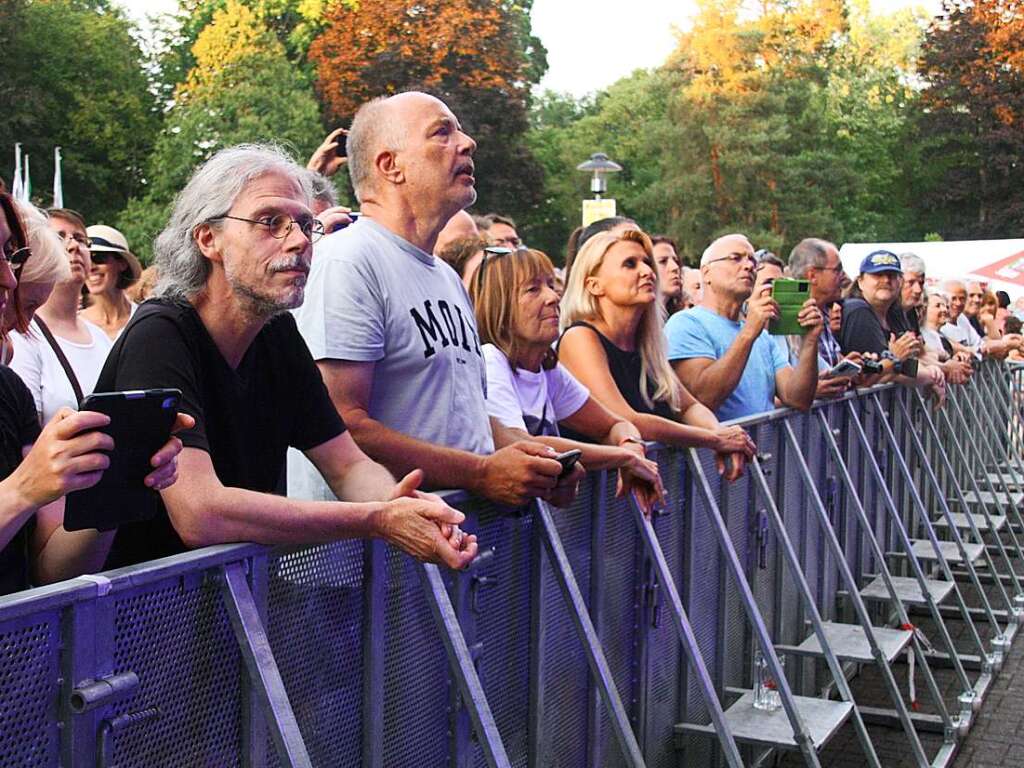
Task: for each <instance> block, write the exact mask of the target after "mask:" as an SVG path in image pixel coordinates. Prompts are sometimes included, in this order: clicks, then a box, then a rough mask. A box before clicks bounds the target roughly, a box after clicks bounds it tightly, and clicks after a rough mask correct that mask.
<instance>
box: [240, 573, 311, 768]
mask: <svg viewBox="0 0 1024 768" xmlns="http://www.w3.org/2000/svg"><path fill="white" fill-rule="evenodd" d="M220 585H221V594H222V595H223V597H224V605H225V607H226V608H227V612H228V617H229V618H230V619H231V628H232V629H233V630H234V631H235V639H236V640H238V647H239V648H240V649H241V651H242V659H243V661H244V662H245V669H246V672H248V674H249V684H250V685H251V686H252V689H253V692H254V694H255V697H256V700H257V701H259V702H260V704H261V705H262V706H263V710H264V712H265V713H266V719H267V724H268V725H269V726H270V736H271V738H272V739H273V741H274V746H275V747H276V749H277V755H278V757H279V758H280V760H281V763H282V765H286V766H290V768H306V767H307V766H310V767H311V766H312V765H313V764H312V763H311V762H310V759H309V753H308V752H307V751H306V744H305V742H303V740H302V733H301V732H300V731H299V724H298V722H296V720H295V713H294V712H293V711H292V705H291V703H290V702H289V701H288V693H287V691H285V688H284V681H283V680H281V673H280V672H279V671H278V669H277V662H276V661H274V654H273V652H272V651H271V650H270V641H269V640H268V639H267V633H266V630H265V629H264V628H263V622H262V621H261V620H260V614H259V610H258V609H257V607H256V601H255V600H254V599H253V596H252V591H251V590H250V589H249V582H248V580H247V579H246V575H245V563H244V562H234V563H228V564H227V565H225V566H224V567H223V569H222V573H221V579H220Z"/></svg>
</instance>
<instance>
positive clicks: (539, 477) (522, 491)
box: [473, 440, 562, 507]
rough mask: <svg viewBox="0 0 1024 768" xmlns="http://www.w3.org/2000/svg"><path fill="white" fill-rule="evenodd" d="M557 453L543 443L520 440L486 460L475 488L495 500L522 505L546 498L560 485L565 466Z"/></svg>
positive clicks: (482, 494)
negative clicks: (557, 458)
mask: <svg viewBox="0 0 1024 768" xmlns="http://www.w3.org/2000/svg"><path fill="white" fill-rule="evenodd" d="M556 455H557V452H556V451H555V450H554V449H553V448H551V447H549V446H547V445H544V444H543V443H535V442H533V441H532V440H519V441H517V442H514V443H512V444H511V445H507V446H505V447H504V448H502V449H501V450H498V451H495V452H494V453H492V454H491V455H490V456H488V457H487V458H486V459H484V465H483V473H482V475H481V477H480V479H479V481H478V482H477V483H476V485H475V486H474V488H473V490H474V491H476V492H478V493H479V494H480V495H481V496H484V497H486V498H488V499H491V500H492V501H496V502H498V503H499V504H505V505H507V506H512V507H519V506H522V505H523V504H525V503H526V502H528V501H529V500H530V499H532V498H536V497H538V496H539V497H540V498H542V499H547V498H549V497H550V494H551V492H552V490H554V488H555V486H556V485H558V476H559V475H560V474H561V472H562V465H561V464H559V463H558V462H557V461H556V460H555V458H554V457H555V456H556Z"/></svg>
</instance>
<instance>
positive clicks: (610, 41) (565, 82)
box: [120, 0, 938, 97]
mask: <svg viewBox="0 0 1024 768" xmlns="http://www.w3.org/2000/svg"><path fill="white" fill-rule="evenodd" d="M120 2H121V4H122V5H123V6H124V7H125V8H127V10H128V12H129V13H130V14H131V15H132V16H133V17H134V18H136V19H138V20H139V21H140V22H142V23H143V24H144V23H145V19H146V16H147V15H148V14H153V13H163V12H169V11H173V10H174V9H175V8H177V2H176V1H175V0H131V2H128V1H127V0H120ZM871 2H872V7H873V8H874V9H875V10H876V11H879V12H886V11H892V10H896V9H897V8H902V7H906V6H913V5H924V6H937V5H938V3H937V0H871ZM695 12H696V3H695V2H694V0H534V2H533V17H532V20H533V32H534V34H535V35H536V36H537V37H539V38H540V40H541V42H543V43H544V47H545V48H547V51H548V71H547V74H545V75H544V78H543V79H542V80H541V82H540V84H539V86H538V88H539V89H540V90H543V89H551V90H554V91H563V92H567V93H571V94H572V95H573V96H577V97H579V96H583V95H585V94H587V93H592V92H594V91H599V90H601V89H603V88H606V87H607V86H609V85H611V84H612V83H614V82H615V81H616V80H618V79H620V78H622V77H625V76H627V75H629V74H630V73H631V72H633V70H635V69H645V68H649V67H656V66H658V65H659V64H661V63H662V62H663V61H665V59H666V58H667V57H668V55H669V53H671V52H672V50H673V48H675V43H676V37H675V31H674V30H675V29H686V28H687V27H688V26H689V24H690V21H691V20H692V17H693V15H694V14H695Z"/></svg>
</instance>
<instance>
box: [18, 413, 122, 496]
mask: <svg viewBox="0 0 1024 768" xmlns="http://www.w3.org/2000/svg"><path fill="white" fill-rule="evenodd" d="M109 423H110V417H109V416H107V415H106V414H102V413H96V412H95V411H81V412H75V411H73V410H71V409H70V408H61V409H60V410H59V411H57V413H56V414H55V415H54V417H53V418H52V419H50V421H49V422H48V423H47V424H46V426H45V427H43V430H42V432H40V433H39V437H38V438H37V439H36V442H35V444H34V445H33V446H32V448H31V449H30V450H29V451H28V453H27V454H26V455H25V457H24V459H22V461H21V464H19V465H18V467H17V469H15V470H14V472H12V473H11V477H13V478H15V488H16V489H17V490H18V493H19V494H20V495H21V497H22V499H23V500H24V501H25V503H26V504H27V505H29V506H35V507H39V506H42V505H44V504H49V503H50V502H51V501H54V500H55V499H59V498H60V497H61V496H64V495H65V494H67V493H69V492H71V491H78V490H81V489H82V488H89V487H91V486H93V485H95V484H96V483H98V482H99V480H100V477H102V475H103V470H105V469H106V468H107V467H108V466H110V458H109V457H108V456H107V455H106V453H103V451H110V450H113V448H114V439H113V438H112V437H110V435H108V434H105V433H103V432H100V431H99V430H100V429H101V428H102V427H105V426H107V425H108V424H109Z"/></svg>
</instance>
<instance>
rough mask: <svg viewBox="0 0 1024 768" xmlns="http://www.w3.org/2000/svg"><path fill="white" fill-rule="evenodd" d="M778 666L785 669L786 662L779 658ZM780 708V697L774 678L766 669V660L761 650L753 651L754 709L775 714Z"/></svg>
mask: <svg viewBox="0 0 1024 768" xmlns="http://www.w3.org/2000/svg"><path fill="white" fill-rule="evenodd" d="M779 665H780V666H782V667H783V669H785V665H786V660H785V658H783V657H781V656H780V657H779ZM781 708H782V697H781V696H779V687H778V685H777V684H776V682H775V678H774V677H773V676H772V673H771V672H770V671H769V669H768V660H767V659H765V657H764V654H762V653H761V649H760V648H757V649H756V650H755V651H754V709H760V710H761V711H762V712H775V711H776V710H779V709H781Z"/></svg>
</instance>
